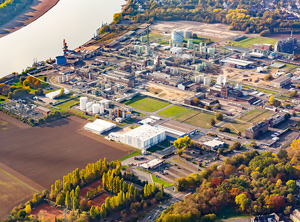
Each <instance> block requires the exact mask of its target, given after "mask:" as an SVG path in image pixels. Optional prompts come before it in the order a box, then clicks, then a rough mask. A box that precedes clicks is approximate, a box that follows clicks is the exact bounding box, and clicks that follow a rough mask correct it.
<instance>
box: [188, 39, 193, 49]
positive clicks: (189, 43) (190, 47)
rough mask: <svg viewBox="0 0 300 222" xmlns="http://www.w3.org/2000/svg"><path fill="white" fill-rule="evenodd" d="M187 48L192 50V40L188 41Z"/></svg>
mask: <svg viewBox="0 0 300 222" xmlns="http://www.w3.org/2000/svg"><path fill="white" fill-rule="evenodd" d="M188 48H189V49H193V39H189V40H188Z"/></svg>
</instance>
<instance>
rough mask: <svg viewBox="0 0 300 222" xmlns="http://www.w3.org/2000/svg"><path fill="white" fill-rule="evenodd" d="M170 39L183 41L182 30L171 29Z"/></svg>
mask: <svg viewBox="0 0 300 222" xmlns="http://www.w3.org/2000/svg"><path fill="white" fill-rule="evenodd" d="M172 41H175V42H179V43H182V42H183V31H182V30H179V29H175V30H173V31H172Z"/></svg>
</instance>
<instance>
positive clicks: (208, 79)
mask: <svg viewBox="0 0 300 222" xmlns="http://www.w3.org/2000/svg"><path fill="white" fill-rule="evenodd" d="M204 85H206V86H210V78H209V77H204Z"/></svg>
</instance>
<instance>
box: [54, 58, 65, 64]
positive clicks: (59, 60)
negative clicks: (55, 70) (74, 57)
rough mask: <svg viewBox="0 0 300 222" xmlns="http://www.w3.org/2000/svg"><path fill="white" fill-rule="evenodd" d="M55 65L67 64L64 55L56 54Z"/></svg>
mask: <svg viewBox="0 0 300 222" xmlns="http://www.w3.org/2000/svg"><path fill="white" fill-rule="evenodd" d="M55 60H56V64H57V65H66V64H67V58H66V57H64V56H56V58H55Z"/></svg>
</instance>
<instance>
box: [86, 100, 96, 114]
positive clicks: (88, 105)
mask: <svg viewBox="0 0 300 222" xmlns="http://www.w3.org/2000/svg"><path fill="white" fill-rule="evenodd" d="M93 104H94V103H93V102H87V103H86V111H88V112H92V111H93V107H92V106H93Z"/></svg>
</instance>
